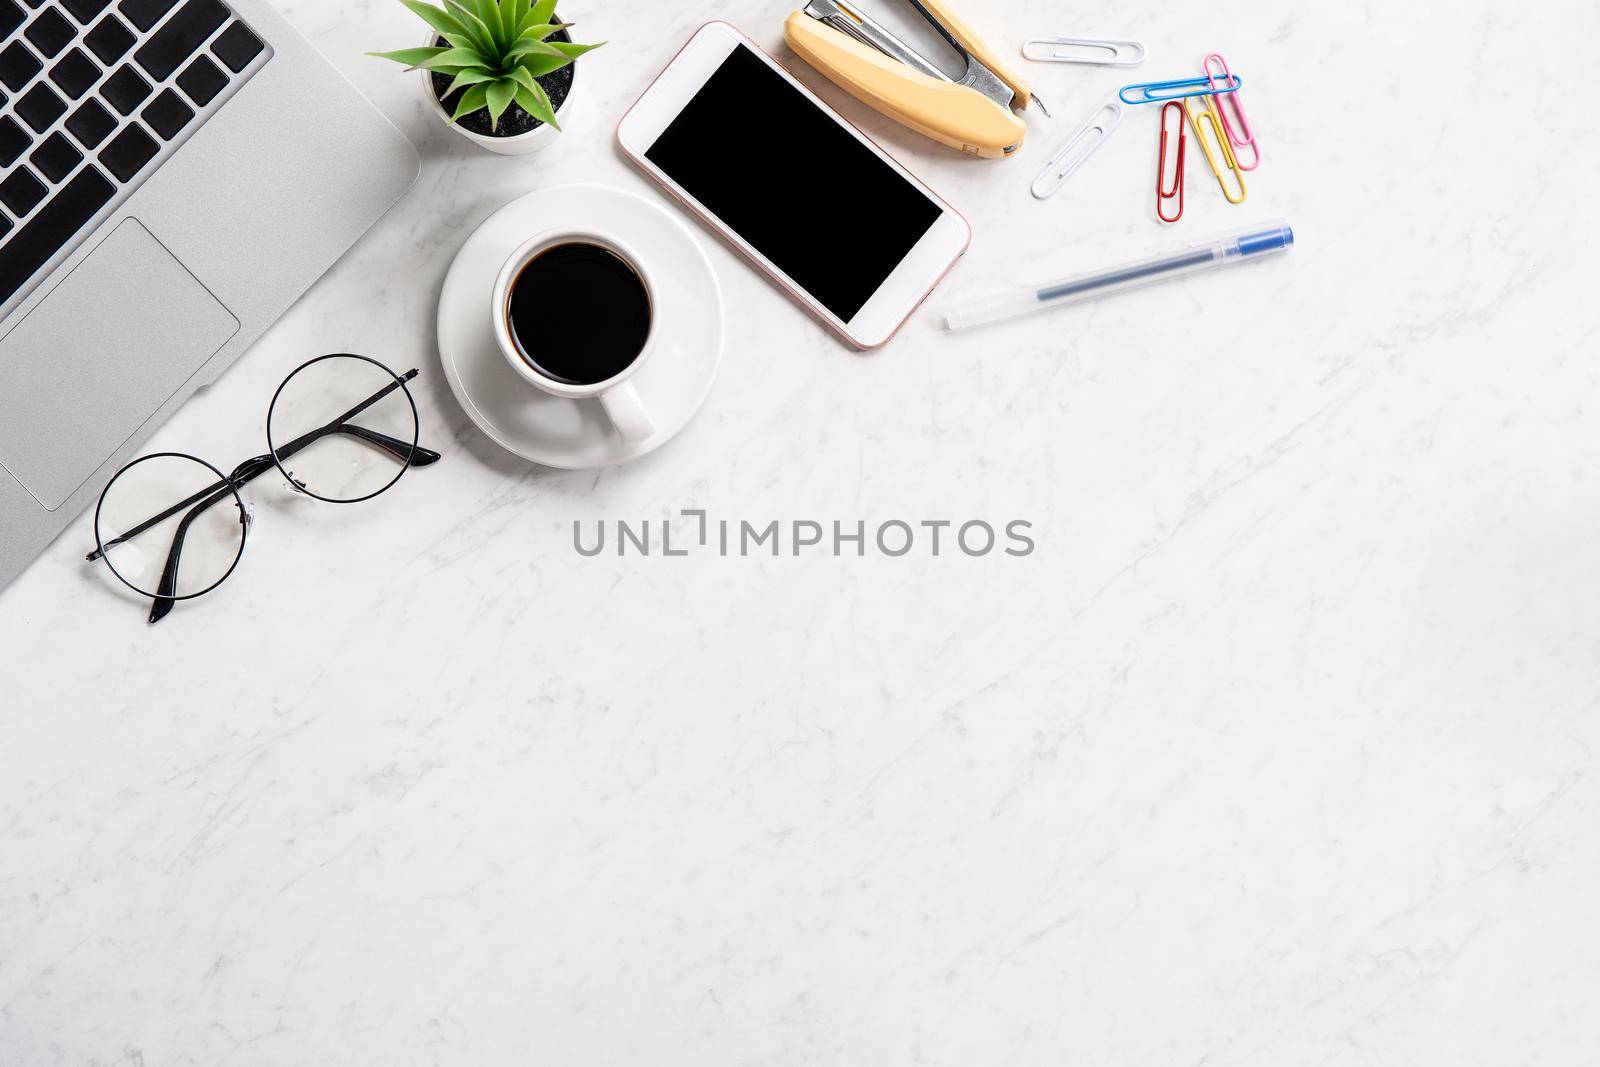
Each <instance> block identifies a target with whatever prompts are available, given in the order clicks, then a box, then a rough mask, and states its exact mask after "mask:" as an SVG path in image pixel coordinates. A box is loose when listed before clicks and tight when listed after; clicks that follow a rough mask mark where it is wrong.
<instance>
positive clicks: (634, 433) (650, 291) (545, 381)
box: [490, 229, 657, 444]
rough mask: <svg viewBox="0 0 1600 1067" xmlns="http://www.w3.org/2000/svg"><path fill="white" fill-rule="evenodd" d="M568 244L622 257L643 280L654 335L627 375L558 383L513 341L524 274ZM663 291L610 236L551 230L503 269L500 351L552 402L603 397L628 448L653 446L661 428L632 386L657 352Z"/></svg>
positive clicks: (493, 308)
mask: <svg viewBox="0 0 1600 1067" xmlns="http://www.w3.org/2000/svg"><path fill="white" fill-rule="evenodd" d="M564 244H591V245H597V246H599V247H601V248H604V249H606V250H607V251H610V252H612V253H614V254H615V255H617V256H618V257H619V258H621V259H622V261H623V262H625V263H626V264H627V265H628V266H629V267H631V268H632V269H633V272H634V273H635V274H636V275H638V277H639V281H640V282H641V283H643V285H644V291H645V295H646V297H647V298H648V300H649V303H650V308H651V315H650V325H649V329H648V332H647V333H646V335H645V339H644V344H643V345H642V346H640V349H639V354H638V355H637V356H635V357H634V359H633V362H632V363H629V364H628V365H627V366H626V367H624V368H623V369H622V370H620V371H618V372H617V373H616V374H614V375H612V376H611V377H610V378H607V379H606V380H604V381H601V382H593V383H583V384H578V383H574V382H569V381H562V380H561V379H558V378H552V377H550V376H549V375H547V374H545V373H543V372H542V371H540V369H539V368H538V367H537V366H535V365H534V364H533V362H532V361H530V360H529V358H528V357H527V356H525V355H523V353H522V348H521V346H519V345H518V344H517V340H516V338H515V337H514V336H512V331H511V289H512V286H513V285H514V284H515V283H516V280H517V277H518V276H519V275H520V274H521V273H522V269H523V267H525V266H527V265H528V263H530V262H531V261H532V260H533V259H534V258H535V257H537V256H538V255H539V254H540V253H542V252H544V251H546V250H547V249H550V248H554V247H555V246H557V245H564ZM656 293H657V288H656V284H655V282H654V280H653V279H652V278H651V276H650V271H649V269H648V268H647V267H645V265H644V262H643V261H642V260H641V259H640V258H639V257H638V256H637V255H635V254H634V252H633V251H632V250H631V249H630V248H629V247H628V245H627V244H626V243H625V242H623V241H621V240H619V239H618V238H616V237H614V236H612V235H611V234H608V233H602V232H600V231H597V230H593V229H560V230H547V231H545V232H544V233H540V234H536V235H534V236H533V237H530V238H529V239H528V240H526V241H524V242H523V243H522V244H521V245H519V246H518V247H517V249H516V251H514V252H512V253H511V256H510V258H508V259H507V260H506V262H505V265H504V266H502V267H501V268H500V273H499V275H498V276H497V277H496V278H495V283H494V301H493V303H492V304H491V305H490V314H491V315H492V316H493V321H494V337H495V341H496V343H498V344H499V346H500V353H501V355H503V356H505V357H506V362H507V363H509V364H511V369H512V370H514V371H516V372H517V373H518V374H520V375H521V376H522V377H523V378H524V379H526V380H527V381H528V382H529V383H530V384H532V385H534V386H537V387H538V388H540V389H542V390H544V391H545V392H547V393H549V394H551V395H552V396H560V397H566V398H567V399H569V400H581V399H584V398H585V397H597V398H598V399H599V400H600V404H601V406H602V407H604V408H605V412H606V416H607V417H608V418H610V419H611V424H612V425H613V426H615V427H616V428H617V433H618V434H620V435H621V436H622V439H623V440H624V441H626V442H627V443H628V444H639V443H641V442H644V441H647V440H649V439H650V438H651V437H652V436H654V434H655V423H654V422H652V421H651V418H650V413H649V411H648V410H646V408H645V406H644V401H642V400H641V399H640V398H639V391H638V390H637V389H635V388H634V385H633V382H632V381H631V380H630V379H632V378H633V376H634V375H635V374H636V373H638V370H639V368H640V367H642V366H644V362H645V360H647V359H649V358H650V354H651V352H652V350H653V349H654V347H655V339H656V320H655V308H656V306H657V303H656Z"/></svg>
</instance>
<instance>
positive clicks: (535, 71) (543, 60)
mask: <svg viewBox="0 0 1600 1067" xmlns="http://www.w3.org/2000/svg"><path fill="white" fill-rule="evenodd" d="M571 62H572V60H570V59H568V58H567V57H566V56H550V55H544V54H542V53H541V54H539V55H528V56H522V57H520V58H519V59H518V60H517V69H518V70H522V71H526V72H527V73H528V75H529V76H531V77H534V78H542V77H544V76H545V75H546V74H550V73H552V72H554V71H558V70H560V69H561V68H562V67H564V66H566V65H567V64H568V63H571Z"/></svg>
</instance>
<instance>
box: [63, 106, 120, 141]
mask: <svg viewBox="0 0 1600 1067" xmlns="http://www.w3.org/2000/svg"><path fill="white" fill-rule="evenodd" d="M116 128H117V120H116V118H115V116H113V115H112V114H111V112H109V111H107V110H106V109H105V107H104V106H103V105H102V104H101V103H100V101H98V100H85V101H84V102H83V106H82V107H80V108H79V109H78V110H76V111H74V112H73V113H72V117H71V118H69V119H68V120H67V129H68V130H71V131H72V136H74V137H76V138H77V139H78V143H79V144H81V145H83V147H85V148H95V147H97V146H99V144H100V142H101V141H104V140H105V139H106V138H107V137H109V136H111V131H112V130H114V129H116Z"/></svg>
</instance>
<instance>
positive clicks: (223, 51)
mask: <svg viewBox="0 0 1600 1067" xmlns="http://www.w3.org/2000/svg"><path fill="white" fill-rule="evenodd" d="M265 47H266V46H265V45H263V44H262V43H261V38H259V37H257V36H256V35H255V34H253V33H251V32H250V27H248V26H246V25H245V24H244V23H242V22H235V23H234V24H233V25H232V26H229V27H228V28H227V29H225V30H223V31H222V36H221V37H218V38H217V39H216V41H215V42H213V43H212V45H211V50H212V51H213V52H215V53H216V54H217V58H218V59H220V60H222V61H223V62H224V63H226V64H228V69H229V70H231V71H233V72H234V73H235V74H237V73H239V72H240V71H241V70H243V69H244V68H246V67H248V66H249V65H250V61H251V60H252V59H254V58H255V57H256V56H258V55H260V54H261V49H263V48H265Z"/></svg>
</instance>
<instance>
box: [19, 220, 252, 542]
mask: <svg viewBox="0 0 1600 1067" xmlns="http://www.w3.org/2000/svg"><path fill="white" fill-rule="evenodd" d="M238 331H239V320H238V319H235V318H234V317H233V316H232V315H230V314H229V313H228V309H227V308H225V307H223V306H222V305H221V304H219V303H218V302H217V300H216V298H215V297H213V296H212V295H211V294H210V293H209V292H207V291H206V289H205V287H204V286H203V285H201V284H200V283H199V282H198V281H197V280H196V279H195V277H194V275H192V274H190V273H189V272H188V271H187V270H186V269H184V266H183V264H181V263H179V262H178V261H177V260H176V259H174V258H173V257H172V254H171V253H170V252H168V251H167V250H166V249H165V248H163V247H162V246H161V243H160V242H159V241H157V240H156V239H155V238H154V237H152V236H151V235H150V231H149V230H146V229H145V228H144V227H143V226H142V225H140V224H139V222H138V221H136V220H134V219H126V220H124V221H123V222H122V224H121V225H120V226H118V227H117V228H116V230H115V231H114V232H113V233H112V234H111V236H110V237H107V238H106V239H105V241H103V242H102V243H101V244H100V247H99V248H97V249H95V250H94V251H93V252H92V253H90V254H89V256H88V258H86V259H85V260H84V261H83V262H82V263H79V264H78V266H77V267H75V268H74V269H73V271H72V273H71V274H69V275H68V276H67V278H66V280H65V281H63V282H62V283H61V284H60V285H58V286H56V288H55V290H54V291H53V292H52V293H51V294H50V295H49V296H47V297H46V298H45V299H44V300H43V301H41V302H40V303H39V305H38V306H37V307H35V308H34V309H33V310H32V311H30V312H29V313H28V316H27V317H26V318H25V319H23V320H22V322H21V324H20V325H18V326H17V328H16V329H14V330H12V331H11V332H10V333H9V334H7V335H6V337H5V339H4V340H0V463H3V464H4V465H5V467H6V469H7V470H8V471H10V472H11V474H12V476H13V477H15V478H16V479H17V481H19V482H21V483H22V485H23V487H24V488H26V489H27V490H28V492H30V493H32V494H33V496H34V498H35V499H37V500H38V501H39V503H40V504H42V505H44V507H45V508H46V510H49V511H54V510H55V509H56V508H58V507H60V506H61V504H62V503H63V502H64V501H65V500H66V499H67V498H68V497H70V496H71V495H72V494H73V493H74V492H75V491H76V490H77V489H78V487H79V486H81V485H83V483H84V482H85V481H87V480H88V478H89V476H90V475H91V474H93V473H94V472H95V470H96V469H98V468H99V466H100V465H101V464H102V463H104V462H105V461H106V459H107V458H109V457H110V456H111V455H112V454H113V453H114V452H116V451H117V449H118V448H120V447H121V446H122V445H123V444H125V443H126V442H127V440H128V438H130V437H132V436H133V434H134V433H135V432H136V431H137V430H138V429H139V427H140V426H142V425H144V423H145V421H146V420H147V419H149V418H150V416H151V415H153V414H155V412H156V411H157V409H159V408H160V407H161V405H162V404H164V403H166V402H167V401H168V400H169V399H171V397H172V395H173V394H174V393H176V392H177V391H178V389H179V388H180V387H181V386H182V385H183V383H184V382H186V381H188V380H189V378H190V377H191V376H193V374H194V372H195V371H197V370H199V369H200V366H201V364H203V363H205V361H206V360H208V359H210V358H211V357H212V356H213V355H215V354H216V353H217V350H218V349H220V348H221V347H222V346H223V345H224V344H226V343H227V342H228V339H229V338H230V337H232V336H233V335H234V334H235V333H237V332H238Z"/></svg>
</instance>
